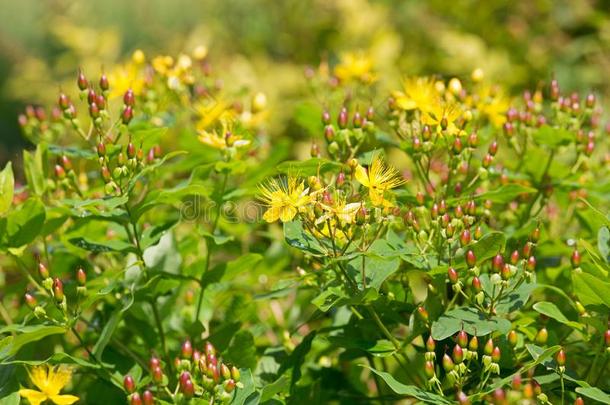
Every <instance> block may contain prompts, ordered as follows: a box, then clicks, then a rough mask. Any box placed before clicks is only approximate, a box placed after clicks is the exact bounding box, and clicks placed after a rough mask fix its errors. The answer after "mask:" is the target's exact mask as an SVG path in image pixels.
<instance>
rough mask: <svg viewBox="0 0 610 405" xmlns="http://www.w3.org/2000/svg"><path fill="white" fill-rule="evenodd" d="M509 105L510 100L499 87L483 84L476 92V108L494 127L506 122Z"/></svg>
mask: <svg viewBox="0 0 610 405" xmlns="http://www.w3.org/2000/svg"><path fill="white" fill-rule="evenodd" d="M509 107H510V100H509V99H508V97H506V96H505V95H504V94H503V93H502V92H501V91H500V90H499V89H497V88H494V87H492V86H490V85H484V86H482V87H481V90H480V91H479V93H478V103H477V104H476V108H477V109H478V110H479V111H480V112H481V114H482V115H483V116H485V117H487V119H488V120H489V122H491V123H492V124H493V125H494V126H495V127H496V128H499V127H501V126H502V125H503V124H504V122H506V111H507V110H508V108H509Z"/></svg>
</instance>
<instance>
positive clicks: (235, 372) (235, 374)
mask: <svg viewBox="0 0 610 405" xmlns="http://www.w3.org/2000/svg"><path fill="white" fill-rule="evenodd" d="M231 378H232V379H233V380H234V381H235V382H239V379H240V378H241V374H240V372H239V369H238V368H237V367H235V366H232V367H231Z"/></svg>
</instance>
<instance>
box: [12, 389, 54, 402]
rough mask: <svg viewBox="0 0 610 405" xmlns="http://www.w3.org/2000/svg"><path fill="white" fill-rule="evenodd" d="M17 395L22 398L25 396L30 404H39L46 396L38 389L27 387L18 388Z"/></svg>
mask: <svg viewBox="0 0 610 405" xmlns="http://www.w3.org/2000/svg"><path fill="white" fill-rule="evenodd" d="M19 395H20V396H21V397H22V398H27V400H28V401H29V402H30V404H31V405H40V403H42V402H43V401H46V399H47V396H46V395H45V394H43V393H42V392H40V391H34V390H29V389H27V388H24V389H20V390H19Z"/></svg>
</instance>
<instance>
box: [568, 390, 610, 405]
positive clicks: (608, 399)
mask: <svg viewBox="0 0 610 405" xmlns="http://www.w3.org/2000/svg"><path fill="white" fill-rule="evenodd" d="M576 392H577V393H579V394H581V395H584V396H585V397H587V398H591V399H594V400H596V401H599V402H601V403H604V404H610V395H608V394H606V393H605V392H604V391H602V390H600V389H599V388H595V387H586V388H583V387H578V388H576Z"/></svg>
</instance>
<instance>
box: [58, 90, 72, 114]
mask: <svg viewBox="0 0 610 405" xmlns="http://www.w3.org/2000/svg"><path fill="white" fill-rule="evenodd" d="M57 104H58V105H59V108H61V109H62V110H67V109H68V107H70V99H69V98H68V96H66V95H65V94H64V93H60V94H59V100H57Z"/></svg>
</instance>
